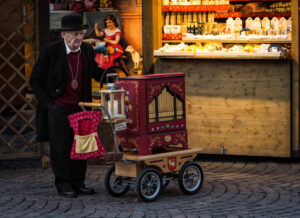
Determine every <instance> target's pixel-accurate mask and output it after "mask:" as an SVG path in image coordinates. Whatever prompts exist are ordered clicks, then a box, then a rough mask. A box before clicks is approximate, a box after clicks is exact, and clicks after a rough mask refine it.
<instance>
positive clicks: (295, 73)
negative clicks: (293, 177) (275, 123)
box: [291, 0, 300, 157]
mask: <svg viewBox="0 0 300 218" xmlns="http://www.w3.org/2000/svg"><path fill="white" fill-rule="evenodd" d="M291 9H292V20H293V21H292V83H291V86H292V89H291V103H292V110H291V113H292V116H291V117H292V120H291V122H292V123H291V127H292V128H291V130H292V131H291V136H292V137H291V140H292V141H291V153H292V156H295V157H299V156H300V144H299V142H300V134H299V123H300V118H299V107H300V105H299V96H300V95H299V62H300V60H299V49H300V47H299V37H300V36H299V1H298V0H292V7H291Z"/></svg>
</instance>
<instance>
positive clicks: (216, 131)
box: [143, 0, 299, 157]
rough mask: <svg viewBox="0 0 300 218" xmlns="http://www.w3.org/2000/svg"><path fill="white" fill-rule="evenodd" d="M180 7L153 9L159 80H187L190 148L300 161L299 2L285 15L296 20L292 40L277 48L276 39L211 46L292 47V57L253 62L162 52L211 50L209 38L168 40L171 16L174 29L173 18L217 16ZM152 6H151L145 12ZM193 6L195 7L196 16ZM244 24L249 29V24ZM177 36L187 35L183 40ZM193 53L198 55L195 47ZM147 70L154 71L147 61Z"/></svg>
mask: <svg viewBox="0 0 300 218" xmlns="http://www.w3.org/2000/svg"><path fill="white" fill-rule="evenodd" d="M176 2H177V1H175V2H174V1H152V5H150V3H148V7H150V6H151V8H152V14H153V16H152V26H151V28H152V41H153V44H152V51H154V59H153V63H154V72H155V73H171V72H185V73H186V78H185V79H186V94H187V101H186V112H187V128H188V132H189V138H188V139H189V146H190V147H202V148H204V151H203V153H208V154H226V155H250V156H273V157H291V156H298V155H299V131H298V129H299V127H298V126H299V116H298V111H299V103H298V101H299V100H298V99H299V79H298V74H299V2H298V1H294V0H292V1H291V11H290V12H288V14H286V13H285V14H284V15H283V16H287V17H286V19H288V18H289V16H291V17H292V32H291V34H292V35H291V38H290V39H288V38H285V40H283V41H276V40H273V39H264V40H253V39H250V40H247V39H243V40H241V39H237V38H235V39H234V40H231V39H226V40H223V41H222V40H216V39H215V38H213V39H212V40H211V41H212V42H218V43H222V44H223V45H224V47H225V44H226V45H227V44H231V46H234V45H243V46H244V48H245V45H246V44H247V45H249V44H250V45H251V44H256V45H257V44H258V45H259V46H260V45H261V44H267V43H268V44H273V43H276V44H279V45H282V44H285V45H286V46H287V47H288V48H291V57H289V58H272V59H270V57H269V56H264V55H262V56H260V55H259V56H257V55H258V54H254V56H252V55H253V53H247V54H246V55H245V53H239V54H240V55H236V54H238V53H227V54H224V55H223V54H222V55H220V53H214V52H211V53H209V52H204V53H201V52H202V50H201V49H199V50H195V51H194V53H193V51H191V50H188V52H189V54H187V53H188V52H187V53H185V52H181V51H180V52H181V53H180V52H178V53H176V52H175V53H174V52H173V51H172V52H169V53H168V51H167V52H161V53H160V51H162V48H163V46H164V45H165V44H166V43H168V44H169V45H176V44H179V43H182V42H184V43H185V44H187V45H188V46H191V45H192V46H195V44H200V43H201V44H202V49H203V47H205V45H207V44H209V43H211V42H210V39H209V38H206V39H203V38H201V37H202V36H200V37H199V36H198V37H199V39H198V40H197V39H192V40H191V39H177V38H175V39H174V38H173V39H166V38H164V37H166V35H168V34H163V33H164V32H163V31H164V28H165V26H166V16H169V17H170V18H169V20H168V21H167V22H170V23H168V25H169V24H170V26H171V27H172V24H174V23H171V22H172V21H171V19H172V18H171V16H173V15H175V16H176V15H177V18H175V19H176V20H177V22H178V16H179V15H180V14H182V15H180V16H182V17H184V14H193V13H195V12H196V13H202V14H204V13H207V14H210V13H211V12H210V11H209V12H208V11H206V10H209V9H207V8H206V9H203V8H200V9H199V10H198V9H195V5H190V6H189V5H187V4H189V3H180V1H179V2H177V3H176ZM183 2H184V1H183ZM239 2H241V3H242V4H247V3H248V2H245V1H239ZM274 2H280V1H273V3H274ZM232 3H234V1H230V2H229V4H230V7H231V6H232ZM164 4H165V5H164ZM180 4H182V5H180ZM184 4H185V5H184ZM226 4H228V3H226ZM144 7H147V6H146V5H144ZM190 7H193V8H192V9H190ZM214 7H215V8H217V7H220V5H218V6H217V5H214ZM189 10H190V11H189ZM197 10H198V11H197ZM203 10H204V11H203ZM186 11H188V12H186ZM220 14H222V16H224V14H226V12H224V11H223V12H222V13H218V12H214V16H215V20H214V22H215V23H217V24H219V23H222V22H225V23H226V19H225V20H224V19H217V18H218V16H220ZM267 15H268V14H267V13H265V14H263V16H267ZM269 15H270V16H272V15H274V14H269ZM280 15H281V14H280V13H279V14H276V16H280ZM208 16H209V15H208ZM173 19H174V18H173ZM207 19H208V18H207ZM242 19H243V18H242ZM244 19H245V18H244ZM253 19H254V18H253ZM270 19H271V18H270ZM206 21H207V22H208V21H209V20H206ZM173 22H174V21H173ZM175 24H176V23H175ZM243 25H245V21H244V23H243ZM173 26H176V25H173ZM177 26H178V25H177ZM181 27H182V23H181ZM243 27H244V26H243ZM149 28H150V25H149V26H148V28H147V27H145V26H144V27H143V29H149ZM169 35H171V36H174V35H175V36H178V35H179V36H180V34H169ZM180 37H184V33H181V36H180ZM213 37H215V36H213ZM217 37H218V36H217ZM187 48H188V49H190V47H187ZM149 50H150V49H149ZM197 52H198V53H197ZM191 53H192V54H191ZM147 54H148V53H147ZM197 54H198V55H197ZM145 55H146V54H145ZM148 55H150V54H148ZM255 55H256V56H255ZM266 55H270V54H266ZM152 57H153V56H152ZM144 64H145V65H147V62H146V63H144ZM145 68H147V66H145Z"/></svg>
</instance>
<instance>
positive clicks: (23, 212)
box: [0, 158, 300, 218]
mask: <svg viewBox="0 0 300 218" xmlns="http://www.w3.org/2000/svg"><path fill="white" fill-rule="evenodd" d="M219 159H220V158H215V159H211V158H210V159H201V160H200V161H199V162H198V163H199V164H200V166H201V167H202V169H203V172H204V183H203V186H202V188H201V189H200V191H199V193H197V194H195V195H185V194H183V193H182V192H181V191H180V189H179V187H178V185H177V182H174V181H172V182H171V183H170V184H169V185H168V187H167V188H166V189H165V190H164V191H163V192H162V193H161V195H160V197H159V198H158V199H157V200H156V201H155V202H150V203H145V202H141V201H139V200H138V199H137V195H136V193H135V191H134V187H132V188H131V190H130V191H129V192H128V193H126V194H125V195H124V196H122V197H118V198H115V197H112V196H110V195H109V194H108V193H107V192H106V191H105V189H104V175H105V172H106V170H107V169H108V167H109V166H105V165H89V166H88V174H87V180H86V185H87V186H88V187H93V188H94V189H95V190H96V192H97V193H96V194H95V195H93V196H78V197H77V198H75V199H68V198H64V197H59V196H57V193H56V190H55V188H54V186H53V174H52V171H51V169H49V168H48V169H42V168H41V167H40V163H39V161H37V160H24V161H0V173H1V174H0V217H136V218H137V217H177V218H181V217H187V218H192V217H228V218H235V217H300V162H299V160H298V161H291V160H286V161H278V160H247V161H245V160H242V161H241V160H223V161H220V160H219Z"/></svg>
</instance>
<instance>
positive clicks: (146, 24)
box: [142, 0, 153, 73]
mask: <svg viewBox="0 0 300 218" xmlns="http://www.w3.org/2000/svg"><path fill="white" fill-rule="evenodd" d="M152 10H153V8H152V1H148V0H144V1H143V7H142V14H143V17H142V37H143V56H144V57H143V71H144V73H152V70H151V68H152V65H153V62H152V57H153V54H152V52H153V45H152V37H153V33H152Z"/></svg>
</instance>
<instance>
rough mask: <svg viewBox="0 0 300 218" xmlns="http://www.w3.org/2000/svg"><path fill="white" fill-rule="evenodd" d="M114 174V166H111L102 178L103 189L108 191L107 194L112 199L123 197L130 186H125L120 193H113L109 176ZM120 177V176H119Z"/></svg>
mask: <svg viewBox="0 0 300 218" xmlns="http://www.w3.org/2000/svg"><path fill="white" fill-rule="evenodd" d="M114 172H115V165H113V166H111V167H110V168H109V170H108V171H107V172H106V174H105V177H104V184H105V189H106V190H107V191H108V193H109V194H110V195H112V196H114V197H120V196H123V195H124V194H125V193H126V192H128V191H129V189H130V185H128V184H127V185H126V187H125V188H124V190H123V191H122V192H115V191H114V190H113V189H112V188H111V186H110V183H109V180H110V177H111V175H112V174H113V173H114ZM120 177H121V176H120Z"/></svg>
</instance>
